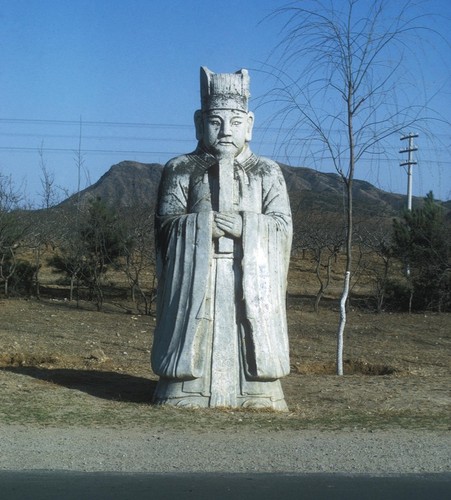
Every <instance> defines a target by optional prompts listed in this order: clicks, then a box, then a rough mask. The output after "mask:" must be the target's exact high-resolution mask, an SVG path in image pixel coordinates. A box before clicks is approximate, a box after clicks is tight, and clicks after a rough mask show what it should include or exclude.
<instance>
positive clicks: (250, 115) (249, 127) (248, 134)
mask: <svg viewBox="0 0 451 500" xmlns="http://www.w3.org/2000/svg"><path fill="white" fill-rule="evenodd" d="M253 128H254V113H252V111H249V113H248V114H247V131H246V141H247V142H249V141H250V140H251V139H252V129H253Z"/></svg>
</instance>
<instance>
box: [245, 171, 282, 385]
mask: <svg viewBox="0 0 451 500" xmlns="http://www.w3.org/2000/svg"><path fill="white" fill-rule="evenodd" d="M262 193H263V205H262V213H256V212H245V213H244V214H243V299H244V306H245V316H246V319H245V323H244V325H243V326H244V327H243V329H242V335H243V336H244V339H243V345H244V363H245V370H246V373H247V375H248V377H250V378H251V379H254V380H272V379H277V378H279V377H282V376H284V375H287V374H288V373H289V372H290V362H289V348H288V332H287V321H286V300H285V297H286V286H287V274H288V264H289V259H290V251H291V240H292V220H291V210H290V203H289V198H288V194H287V190H286V186H285V181H284V178H283V175H282V172H281V171H280V169H279V167H278V165H276V164H275V163H272V168H271V169H270V170H269V171H268V172H267V173H266V174H265V175H263V176H262Z"/></svg>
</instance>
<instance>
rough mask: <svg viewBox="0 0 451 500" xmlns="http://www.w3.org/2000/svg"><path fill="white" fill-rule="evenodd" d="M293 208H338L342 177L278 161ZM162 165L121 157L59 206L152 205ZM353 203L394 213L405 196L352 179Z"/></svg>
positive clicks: (365, 211)
mask: <svg viewBox="0 0 451 500" xmlns="http://www.w3.org/2000/svg"><path fill="white" fill-rule="evenodd" d="M280 167H281V169H282V172H283V174H284V177H285V180H286V184H287V189H288V194H289V196H290V200H291V205H292V210H293V212H299V211H306V210H312V211H313V210H315V211H329V212H337V211H341V209H342V207H343V181H342V180H341V178H340V176H339V175H337V174H332V173H329V174H325V173H321V172H317V171H316V170H313V169H310V168H306V167H291V166H289V165H284V164H280ZM162 170H163V166H162V165H160V164H158V163H138V162H134V161H122V162H120V163H118V164H116V165H113V166H112V167H111V168H110V170H108V172H106V173H105V174H104V175H103V176H102V177H101V178H100V179H99V180H98V181H97V182H96V183H95V184H93V185H92V186H89V187H88V188H86V189H84V190H83V191H80V193H78V194H75V195H72V196H71V197H70V198H68V199H67V200H65V201H63V202H62V203H61V204H60V206H62V207H68V206H71V205H76V204H78V202H80V204H81V205H84V204H86V203H87V202H88V200H89V199H94V198H97V197H100V198H102V199H104V200H107V201H108V202H111V204H112V205H114V206H116V207H123V208H125V207H129V208H130V207H131V208H132V207H134V206H137V205H144V206H146V205H148V206H149V207H152V208H153V207H154V206H155V202H156V199H157V193H158V184H159V182H160V178H161V172H162ZM353 194H354V207H355V210H356V214H360V215H369V216H371V215H387V216H390V215H394V214H395V213H397V212H399V210H400V209H402V208H403V207H404V206H405V205H406V196H404V195H400V194H392V193H388V192H385V191H382V190H380V189H378V188H376V187H375V186H373V185H372V184H370V183H369V182H365V181H360V180H355V181H354V190H353Z"/></svg>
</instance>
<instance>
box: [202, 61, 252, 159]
mask: <svg viewBox="0 0 451 500" xmlns="http://www.w3.org/2000/svg"><path fill="white" fill-rule="evenodd" d="M200 94H201V106H202V107H201V109H199V110H197V111H196V113H195V114H194V122H195V125H196V138H197V140H198V141H200V142H201V143H202V144H203V146H204V147H205V148H206V149H207V150H208V151H210V152H211V153H213V154H214V155H220V156H221V155H224V154H227V155H229V154H233V155H234V156H237V155H238V154H240V153H241V152H242V151H243V149H244V148H245V147H246V145H247V143H248V142H249V141H250V140H251V138H252V127H253V125H254V114H253V113H251V112H250V111H248V100H249V95H250V94H249V74H248V72H247V70H245V69H242V70H240V71H237V72H236V73H213V72H212V71H210V70H209V69H208V68H205V67H202V68H201V69H200Z"/></svg>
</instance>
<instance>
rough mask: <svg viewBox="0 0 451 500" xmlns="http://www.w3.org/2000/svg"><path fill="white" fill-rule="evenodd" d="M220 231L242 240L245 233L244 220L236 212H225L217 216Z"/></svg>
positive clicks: (216, 220) (216, 221)
mask: <svg viewBox="0 0 451 500" xmlns="http://www.w3.org/2000/svg"><path fill="white" fill-rule="evenodd" d="M214 221H215V223H216V226H217V227H218V229H220V230H221V231H223V232H224V233H225V234H226V235H228V236H231V237H233V238H240V237H241V234H242V233H243V219H242V217H241V215H240V214H238V213H236V212H225V213H218V214H215V219H214Z"/></svg>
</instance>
